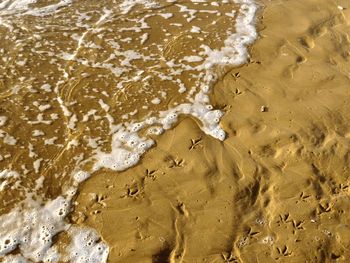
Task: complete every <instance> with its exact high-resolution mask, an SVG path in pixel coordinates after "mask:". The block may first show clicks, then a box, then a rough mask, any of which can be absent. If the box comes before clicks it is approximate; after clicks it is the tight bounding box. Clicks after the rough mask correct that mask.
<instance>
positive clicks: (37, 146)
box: [0, 0, 256, 262]
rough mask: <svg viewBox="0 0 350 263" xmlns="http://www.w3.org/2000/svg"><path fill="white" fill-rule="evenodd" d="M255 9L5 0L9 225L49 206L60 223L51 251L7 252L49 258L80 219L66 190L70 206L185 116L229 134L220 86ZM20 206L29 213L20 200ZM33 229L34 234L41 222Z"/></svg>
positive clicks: (0, 69) (241, 4)
mask: <svg viewBox="0 0 350 263" xmlns="http://www.w3.org/2000/svg"><path fill="white" fill-rule="evenodd" d="M255 11H256V7H255V5H254V3H253V2H252V1H248V0H245V1H243V0H242V1H236V2H233V1H201V0H192V1H173V0H168V1H151V0H150V1H147V0H145V1H140V0H134V1H132V0H124V1H85V0H84V1H82V0H80V1H71V0H62V1H40V0H38V1H36V0H17V1H9V0H7V1H2V2H1V3H0V32H1V34H0V38H1V42H0V43H1V44H0V54H1V59H0V100H1V110H0V116H1V119H0V125H1V127H0V128H1V131H0V137H1V140H0V145H1V149H2V151H1V152H0V159H1V162H0V167H1V170H2V171H3V172H2V173H1V175H0V180H1V181H0V183H1V184H0V189H1V192H0V195H1V198H2V204H1V206H0V213H1V214H3V215H4V216H3V217H2V218H0V223H1V222H2V225H3V226H4V223H3V222H5V221H6V220H7V221H6V222H7V223H6V226H7V228H8V229H11V226H12V227H13V229H11V230H16V229H18V228H21V227H25V226H26V224H28V222H27V221H28V220H27V219H26V218H27V216H28V213H29V212H28V211H32V212H30V213H34V214H36V217H38V218H39V219H38V223H39V224H45V220H47V218H45V217H41V216H40V214H42V213H44V212H40V211H41V210H42V209H47V211H46V210H45V211H46V212H45V213H52V214H53V216H52V218H55V219H54V220H53V219H52V218H51V219H50V220H53V221H54V222H56V223H54V226H53V227H52V228H53V230H52V231H51V232H50V234H48V236H49V238H48V242H47V243H45V246H44V247H45V248H43V246H42V245H41V244H39V245H38V246H37V247H38V251H39V250H40V255H37V254H36V255H35V256H33V255H32V254H31V252H28V251H30V250H31V247H30V246H29V245H28V244H27V243H26V242H27V241H23V240H22V241H18V240H16V242H17V243H16V242H14V245H13V246H12V247H13V249H9V248H8V246H7V248H6V249H4V248H3V247H0V256H3V255H6V254H8V253H9V252H11V251H12V250H14V249H16V248H17V247H19V250H20V252H21V253H22V255H23V256H24V258H31V260H33V261H35V262H38V261H40V260H43V259H44V258H45V253H46V254H47V253H48V249H49V248H50V247H51V246H52V237H53V236H54V235H56V234H57V233H59V232H61V231H65V230H67V229H69V228H72V227H71V225H69V224H68V223H66V222H64V223H63V220H64V217H65V215H66V214H67V213H68V212H69V209H70V208H69V209H68V208H66V209H65V210H64V212H62V211H61V213H60V214H59V215H56V210H53V211H51V210H50V208H48V206H49V204H50V202H51V203H55V202H58V201H57V200H60V199H59V198H61V196H62V195H63V196H64V200H65V201H64V202H63V203H67V205H64V206H68V207H70V206H69V205H68V204H69V203H70V200H71V198H72V197H74V194H75V189H76V187H77V185H78V184H79V183H80V182H81V181H83V180H85V179H86V178H88V177H89V176H90V174H91V173H92V172H94V171H96V170H98V169H101V168H109V169H112V170H115V171H120V170H123V169H126V168H128V167H130V166H132V165H135V164H136V163H137V162H138V161H139V159H140V158H141V156H142V154H143V153H144V152H145V151H146V150H147V149H148V148H150V147H151V146H152V145H153V144H154V138H156V137H155V136H156V135H158V134H161V133H162V132H163V131H164V130H166V129H169V128H171V127H172V126H173V125H174V124H175V123H176V121H177V119H178V117H179V116H180V115H190V116H192V117H194V118H196V119H198V121H199V123H200V126H201V128H202V129H203V131H204V132H206V133H207V134H210V135H212V136H213V137H216V138H218V139H221V140H223V139H224V138H225V133H224V131H223V130H222V129H221V128H220V125H219V121H220V118H221V116H222V114H223V112H222V111H221V110H220V109H214V108H213V106H212V105H211V104H210V101H209V96H208V94H209V92H210V89H211V87H212V86H213V84H214V83H215V80H216V79H217V77H218V76H219V75H220V74H221V73H222V72H224V71H225V69H226V68H229V67H233V66H237V65H240V64H242V63H244V62H245V61H246V59H247V58H248V55H247V51H246V46H247V45H248V44H251V43H252V42H253V41H254V39H255V38H256V32H255V29H254V26H253V24H254V23H253V19H254V14H255ZM48 200H52V201H48ZM20 201H22V202H20ZM19 204H21V206H23V209H22V210H23V211H22V210H13V209H14V207H17V208H18V207H19ZM38 204H45V206H44V207H41V208H40V205H38ZM58 206H59V205H58ZM11 210H12V212H11V213H14V211H15V214H16V213H17V217H21V218H22V219H23V220H22V221H23V222H21V223H18V224H17V225H16V224H13V225H11V219H9V218H11V213H10V214H7V217H6V218H7V219H6V220H5V219H4V218H5V214H6V213H8V212H10V211H11ZM58 210H60V209H58ZM61 210H62V209H61ZM33 211H35V212H33ZM48 211H49V212H48ZM26 213H27V214H26ZM45 213H44V214H45ZM57 216H58V218H57ZM28 231H29V232H30V233H34V234H33V235H32V234H31V235H29V236H28V237H27V239H29V240H30V239H31V238H35V233H36V231H40V230H38V229H34V228H30V229H29V230H28ZM86 231H87V230H86ZM91 231H92V230H91ZM10 232H11V231H10ZM10 232H8V231H7V232H6V231H5V232H4V233H1V231H0V236H1V237H5V236H10V239H11V235H14V234H13V233H14V232H16V231H14V232H12V234H11V233H10ZM71 232H72V231H71ZM73 232H74V231H73ZM9 233H10V234H9ZM21 235H24V233H22V232H21V233H19V232H16V236H17V239H18V238H19V237H20V236H21ZM95 241H96V240H95ZM95 241H94V242H95ZM94 242H93V243H94ZM96 242H97V241H96ZM96 244H97V245H98V243H96ZM103 248H104V249H103V253H102V252H101V253H102V254H101V255H103V256H101V257H100V261H101V262H102V261H104V260H105V255H106V253H108V251H107V250H108V249H107V250H106V249H105V247H103ZM73 250H74V249H73ZM24 252H25V253H24ZM56 252H57V251H56ZM56 252H55V253H56ZM33 253H34V252H33ZM50 253H51V252H50ZM55 253H54V254H55ZM63 253H67V254H69V252H67V251H66V252H63ZM59 254H60V253H59V252H57V253H56V254H55V256H48V257H46V258H51V259H52V262H55V260H56V259H54V258H57V259H58V258H59ZM47 255H48V254H47ZM50 255H51V254H50ZM82 257H83V256H82ZM92 258H93V257H92ZM95 259H96V258H95ZM71 260H72V262H73V261H74V260H79V259H74V260H73V259H72V258H71ZM91 260H92V259H91ZM15 262H17V261H15ZM18 262H21V261H18ZM77 262H78V261H77ZM87 262H90V261H87ZM94 262H96V261H94Z"/></svg>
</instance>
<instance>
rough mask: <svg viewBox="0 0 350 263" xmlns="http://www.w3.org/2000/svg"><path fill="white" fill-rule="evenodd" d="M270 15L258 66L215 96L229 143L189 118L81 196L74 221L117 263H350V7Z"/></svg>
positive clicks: (257, 47)
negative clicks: (97, 238)
mask: <svg viewBox="0 0 350 263" xmlns="http://www.w3.org/2000/svg"><path fill="white" fill-rule="evenodd" d="M263 5H264V6H263V7H262V10H261V14H260V17H259V18H260V20H259V21H260V22H261V25H260V26H259V27H260V39H259V40H258V41H257V42H256V44H254V45H253V47H252V48H251V54H252V59H251V62H250V63H249V64H248V65H246V66H243V67H240V68H237V69H234V70H232V71H231V72H229V73H227V74H226V75H225V76H224V77H222V79H221V80H220V81H219V82H218V83H217V85H216V86H215V88H214V92H213V96H212V99H213V101H214V102H215V106H216V107H218V108H221V109H223V110H225V112H226V114H225V116H224V118H223V121H222V125H223V127H224V129H225V130H226V131H227V132H228V138H227V139H226V140H225V141H224V142H220V141H218V140H215V139H213V138H211V137H209V136H206V135H205V134H203V132H202V131H201V130H200V129H199V128H198V123H196V121H195V120H193V119H191V118H185V119H183V120H182V121H181V122H180V123H179V124H178V125H177V127H176V128H174V129H173V130H171V131H167V132H166V133H165V134H164V135H162V136H161V137H159V138H157V146H156V147H154V148H153V149H151V150H150V151H149V152H148V153H147V154H146V155H145V156H144V158H143V159H142V161H141V163H140V164H139V165H137V166H136V167H134V168H132V169H129V170H127V171H125V172H121V173H117V174H116V173H112V172H108V171H101V172H98V173H97V174H95V175H94V176H93V177H92V178H91V179H89V180H88V181H86V182H85V183H84V184H83V186H82V187H81V188H80V194H79V196H78V198H77V207H76V209H75V212H74V213H73V214H72V215H71V220H73V221H75V222H78V224H83V225H89V226H92V227H93V228H95V229H97V230H98V231H99V233H100V234H101V236H102V238H103V239H104V240H105V241H106V242H107V243H108V244H109V246H110V256H109V262H113V263H114V262H155V263H161V262H249V263H251V262H348V261H349V259H350V252H349V246H350V226H349V224H350V217H349V214H348V213H349V212H348V211H349V208H350V205H349V204H350V202H349V201H350V199H349V175H350V169H349V166H350V165H349V163H350V128H349V123H350V103H349V102H350V89H349V87H350V75H349V73H350V64H349V56H350V40H349V35H348V32H350V31H349V29H350V27H349V25H348V23H349V21H350V6H349V3H348V2H347V1H345V0H344V1H329V0H294V1H287V0H279V1H267V0H265V1H263ZM338 5H339V7H338ZM341 7H344V8H341Z"/></svg>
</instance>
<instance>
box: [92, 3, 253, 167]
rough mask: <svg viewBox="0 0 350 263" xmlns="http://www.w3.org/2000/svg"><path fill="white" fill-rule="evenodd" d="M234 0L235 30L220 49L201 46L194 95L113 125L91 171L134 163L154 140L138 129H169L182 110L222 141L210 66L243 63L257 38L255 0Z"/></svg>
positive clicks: (224, 135)
mask: <svg viewBox="0 0 350 263" xmlns="http://www.w3.org/2000/svg"><path fill="white" fill-rule="evenodd" d="M234 2H235V3H237V4H241V6H240V9H239V12H238V15H237V19H236V25H235V28H236V32H235V33H234V34H232V35H230V36H229V37H228V38H227V39H226V40H225V41H224V43H225V46H224V47H223V48H221V49H220V50H211V49H210V48H209V47H204V52H205V53H206V55H207V58H206V59H205V61H204V62H203V64H202V65H201V66H200V67H202V69H204V70H205V72H206V73H205V74H206V75H205V78H204V79H205V82H206V83H203V85H202V87H201V90H200V91H199V92H198V93H197V94H196V96H195V97H194V99H191V100H190V103H184V104H180V105H177V106H176V107H174V108H172V109H169V110H167V111H161V112H159V115H158V118H155V117H153V118H149V119H146V120H145V121H143V122H139V123H131V124H128V123H124V124H120V125H116V126H114V133H113V135H112V143H111V146H112V147H111V148H112V151H111V152H109V153H106V152H102V151H101V150H99V149H98V150H96V152H95V155H94V157H93V158H94V159H95V163H94V168H93V170H94V171H97V170H99V169H100V168H108V169H111V170H114V171H122V170H125V169H127V168H129V167H132V166H134V165H136V164H137V163H138V162H139V160H140V158H141V155H142V154H143V153H145V152H146V151H147V150H148V149H149V148H151V147H152V145H154V141H153V140H151V139H146V138H141V137H140V136H139V135H138V133H137V131H138V130H139V129H141V128H144V127H145V126H149V127H152V126H153V125H160V126H161V127H162V129H161V131H163V130H167V129H170V128H171V127H172V126H173V125H174V124H175V123H176V122H177V120H178V116H179V115H181V114H184V115H189V116H193V117H195V118H197V119H198V120H200V121H201V123H202V126H201V127H200V128H201V129H202V130H203V132H205V133H206V134H208V135H210V136H212V137H214V138H216V139H219V140H221V141H223V140H225V138H226V133H225V131H224V130H223V129H222V128H221V127H220V119H221V117H222V116H223V112H221V111H220V110H213V109H212V106H211V105H210V104H209V97H208V93H209V91H210V87H211V86H212V85H213V84H214V83H215V80H216V77H215V74H214V73H213V70H214V68H215V67H220V66H227V65H230V66H239V65H242V64H244V63H246V61H247V59H248V57H249V54H248V50H247V46H248V45H250V44H252V43H253V42H254V41H255V40H256V38H257V32H256V29H255V26H254V24H255V14H256V11H257V5H256V4H255V1H253V0H234ZM135 125H136V129H135ZM160 133H161V132H159V133H158V134H160Z"/></svg>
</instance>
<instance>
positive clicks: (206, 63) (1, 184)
mask: <svg viewBox="0 0 350 263" xmlns="http://www.w3.org/2000/svg"><path fill="white" fill-rule="evenodd" d="M37 2H38V1H37V0H5V1H2V2H1V3H0V25H2V26H5V27H7V28H9V30H12V29H13V25H12V24H11V19H13V18H14V17H21V16H32V17H38V19H43V18H44V17H50V16H54V15H55V14H57V13H60V12H64V10H65V8H66V9H69V8H72V6H73V4H74V2H75V1H71V0H61V1H58V2H56V3H55V4H51V5H47V6H39V7H35V4H36V3H37ZM189 2H191V3H196V4H203V3H204V4H206V3H211V5H212V6H219V3H218V2H214V1H205V0H192V1H189ZM166 3H175V4H176V6H177V7H178V8H179V12H180V13H183V14H184V16H185V17H186V21H187V23H191V22H192V21H195V19H196V15H198V10H195V9H191V8H188V7H187V6H186V5H184V3H182V2H181V3H177V1H175V0H167V1H166ZM221 3H225V4H229V3H232V4H233V5H234V4H235V5H236V6H237V5H238V6H239V9H238V10H230V12H226V13H225V15H226V16H227V17H230V18H232V19H233V18H235V21H234V23H235V27H234V30H232V31H231V32H228V34H227V35H226V37H225V39H224V41H223V45H222V46H221V47H219V48H213V47H211V46H210V45H209V44H206V43H203V44H202V45H201V46H200V50H199V51H198V52H197V53H195V54H189V55H186V56H184V57H182V58H181V61H176V60H175V59H169V60H165V59H164V61H162V62H164V65H166V66H167V67H168V68H167V69H168V72H170V73H169V74H165V73H164V72H161V71H155V72H156V74H157V77H159V78H160V79H161V80H162V81H173V83H175V84H176V90H177V91H178V94H180V95H182V94H184V95H185V96H186V100H185V101H184V102H181V103H177V104H176V105H175V104H174V105H172V106H171V107H169V108H167V109H161V110H159V111H157V112H153V113H152V114H149V115H147V116H146V117H144V118H143V119H141V120H140V119H138V120H136V119H133V118H132V117H133V116H134V115H135V114H137V112H138V109H134V110H133V111H131V112H125V113H124V115H123V117H122V119H123V120H125V121H124V122H116V118H115V116H114V115H113V113H111V110H110V108H111V107H110V106H111V105H110V104H107V103H105V101H104V100H102V99H99V100H98V103H97V105H99V107H100V108H99V109H90V110H89V111H88V112H87V113H86V114H85V115H84V117H83V118H82V119H78V117H77V114H76V113H74V112H73V110H72V109H70V106H71V105H73V104H74V102H73V103H71V104H69V103H68V102H67V101H65V100H64V97H63V95H64V94H63V95H62V93H60V88H61V87H62V86H63V84H62V83H65V81H67V80H68V79H69V74H68V72H67V69H65V68H60V72H62V79H61V80H60V81H58V83H57V84H56V85H55V86H52V85H50V84H48V83H42V85H41V86H40V87H39V88H40V89H41V91H42V92H43V93H52V92H54V93H55V94H56V96H57V98H56V100H55V101H56V102H57V103H58V106H59V108H60V109H61V110H62V112H63V116H64V117H65V118H67V120H68V121H67V122H68V123H67V128H68V129H69V130H70V131H71V132H74V131H76V129H77V126H78V125H79V124H80V123H83V122H84V123H88V122H89V120H90V119H92V118H93V119H95V120H99V119H101V118H102V117H101V116H98V115H97V114H98V112H100V111H101V112H103V113H104V115H103V116H104V118H105V119H106V120H107V122H108V124H109V127H108V128H109V136H110V150H109V151H107V150H104V149H102V148H101V147H100V146H99V143H98V139H92V138H89V139H87V141H89V143H88V145H89V146H90V148H92V149H93V150H92V154H91V155H90V157H89V158H87V159H84V158H83V157H82V158H80V156H77V157H76V160H79V165H78V166H77V167H76V169H75V170H74V172H72V175H71V177H72V180H73V182H74V183H73V184H72V186H71V188H70V189H69V190H68V191H66V192H64V193H63V194H62V195H59V196H57V197H54V198H51V199H48V200H46V199H44V198H40V196H36V197H35V198H32V196H33V195H34V194H33V193H30V191H28V192H27V198H26V199H25V200H24V201H22V202H21V203H20V204H18V207H17V208H14V209H13V210H11V211H10V212H9V213H7V214H3V215H1V216H0V257H1V258H2V261H3V262H29V260H30V261H32V262H58V261H62V260H63V261H68V262H101V263H102V262H106V261H107V257H108V253H109V248H108V245H107V244H106V243H105V242H103V241H102V240H101V239H100V237H99V236H98V233H97V232H96V231H95V230H93V229H89V228H81V227H78V226H75V225H72V224H70V223H68V222H67V221H66V220H65V218H66V216H67V215H68V213H70V212H71V211H72V209H73V206H72V198H73V197H74V196H75V195H76V190H77V187H78V186H79V184H80V183H81V182H83V181H84V180H86V179H87V178H89V177H90V176H91V173H93V172H96V171H98V170H100V169H101V168H107V169H111V170H114V171H122V170H125V169H127V168H129V167H131V166H133V165H135V164H137V163H138V162H139V160H140V158H141V156H142V155H143V154H144V153H145V152H146V151H147V150H148V149H149V148H151V147H152V146H153V145H154V143H155V142H154V141H153V140H152V139H151V138H150V137H149V136H150V135H159V134H161V133H163V132H164V131H165V130H167V129H170V128H172V127H173V126H174V124H176V122H177V121H178V119H179V116H180V115H187V116H192V117H193V118H196V119H198V120H199V121H200V122H201V126H200V128H201V129H202V130H203V132H205V133H206V134H208V135H210V136H213V137H214V138H217V139H219V140H224V139H225V138H226V134H225V131H224V130H223V129H222V128H221V127H220V119H221V118H222V116H223V115H224V113H223V112H222V111H220V110H218V109H214V108H213V106H212V105H211V104H210V100H209V94H210V92H211V90H212V88H213V86H214V84H215V82H216V81H217V78H218V76H217V74H216V72H217V69H218V68H223V67H226V66H229V67H234V66H239V65H242V64H244V63H245V62H246V61H247V59H248V57H249V54H248V46H249V45H250V44H252V43H253V42H254V40H255V39H256V38H257V32H256V29H255V13H256V10H257V5H256V4H255V2H254V1H253V0H234V1H229V0H223V1H221ZM159 6H160V2H158V1H153V0H124V1H121V4H120V5H119V6H118V9H119V12H120V14H121V15H123V16H128V14H130V13H131V12H133V10H137V8H144V9H152V8H158V7H159ZM102 9H103V12H102V13H101V15H100V17H99V18H97V19H96V18H95V20H96V21H95V22H94V24H93V26H91V25H89V24H88V23H86V24H85V22H86V21H89V20H90V19H93V18H92V16H90V13H88V12H85V13H84V12H81V13H79V12H78V11H77V12H76V13H77V14H78V15H79V18H78V21H77V26H79V27H80V28H84V29H85V30H86V31H85V32H84V33H83V34H81V35H76V34H75V35H72V39H73V40H74V41H76V42H77V48H76V49H75V50H70V52H69V50H65V51H62V52H58V53H54V52H51V51H50V52H51V53H50V52H46V53H39V54H40V55H41V56H43V55H47V56H48V57H50V56H51V57H52V59H53V63H55V61H58V60H62V61H65V62H69V63H73V62H74V63H76V64H78V65H82V66H84V67H88V68H91V69H98V70H103V71H107V72H110V73H111V74H112V76H113V77H114V78H117V79H118V83H117V84H116V89H117V91H116V92H118V90H121V91H125V92H128V90H127V89H126V88H125V87H126V86H128V84H129V82H130V81H131V80H133V81H136V82H141V83H146V82H147V81H148V80H149V79H150V76H149V75H147V72H148V71H149V70H150V69H149V68H145V69H140V68H138V69H136V70H135V68H133V67H134V64H133V63H135V62H137V61H139V60H143V61H145V62H149V61H152V59H154V58H153V56H152V55H144V54H142V53H141V51H140V50H122V48H121V43H128V42H130V41H131V42H132V41H136V40H135V39H132V38H131V37H129V38H124V39H120V41H119V42H117V41H115V40H111V39H110V40H108V44H109V45H110V46H111V47H113V49H114V51H113V54H110V56H109V57H108V58H107V59H106V60H105V61H96V60H94V59H89V58H88V57H84V56H82V55H81V54H80V51H81V49H83V48H89V49H91V50H94V52H96V53H98V52H100V50H101V46H100V45H98V44H96V43H94V42H91V41H88V40H87V36H88V35H89V34H96V37H97V39H98V38H99V37H98V36H99V34H100V32H101V27H102V26H103V25H104V24H106V23H108V22H109V21H110V19H111V18H113V16H114V15H115V14H114V12H115V10H113V11H112V10H109V9H107V8H102ZM205 12H207V13H208V14H211V13H213V14H216V13H215V10H206V11H205ZM160 15H161V17H162V18H163V19H166V20H169V21H170V20H171V19H172V18H173V16H174V14H172V13H169V12H165V13H162V14H160ZM220 15H223V14H220ZM42 21H43V20H42ZM132 21H135V24H136V25H137V26H133V27H130V28H120V32H134V33H139V34H140V37H139V39H138V42H139V43H140V44H141V45H146V44H147V42H148V41H150V39H151V37H152V36H151V35H150V34H149V33H147V32H143V30H146V29H148V24H147V22H146V18H140V19H138V20H137V19H136V20H132ZM212 25H214V26H215V21H213V24H212ZM171 26H173V27H178V28H181V27H182V25H181V24H179V23H171ZM37 27H38V28H40V26H37ZM202 31H203V29H202V28H201V27H200V26H198V25H197V26H191V27H190V32H191V33H192V34H195V35H200V34H201V32H202ZM36 37H37V38H38V39H40V38H41V36H36ZM169 37H170V36H169ZM190 37H192V36H190ZM106 41H107V40H106ZM36 47H38V48H40V47H41V45H40V44H39V43H37V44H36ZM157 48H160V47H157ZM164 49H165V48H164ZM165 51H166V50H165ZM165 51H164V54H165V55H166V52H165ZM101 53H103V52H102V51H101ZM165 55H164V56H165ZM116 58H121V59H120V60H118V63H116V62H115V60H116ZM3 59H5V60H6V58H3ZM48 59H49V58H48ZM23 61H24V62H23ZM25 63H26V62H25V60H21V61H18V63H17V66H19V67H20V66H22V67H23V66H25ZM157 63H159V61H157ZM157 67H158V68H159V65H154V68H155V69H157ZM186 71H188V72H197V74H198V76H197V80H198V81H197V83H196V84H197V88H193V87H189V86H186V85H185V83H184V81H181V80H180V79H176V80H175V77H176V76H178V75H181V74H182V73H183V72H186ZM131 73H133V74H131ZM84 74H85V75H84V76H86V77H88V76H89V74H88V73H84ZM128 74H131V79H130V76H129V75H128ZM191 74H194V73H191ZM28 90H29V91H31V90H32V89H31V87H29V88H28ZM166 99H167V95H166V92H164V91H163V92H160V93H159V94H157V96H156V97H154V98H153V99H152V100H150V103H149V104H150V105H155V106H158V105H161V104H162V101H163V100H164V101H165V100H166ZM35 105H36V107H37V108H39V110H40V111H41V113H40V114H38V116H37V119H36V120H31V121H30V122H31V124H33V125H37V124H42V125H50V124H52V122H54V121H55V120H57V119H58V117H57V115H55V113H51V115H50V116H51V119H45V118H44V113H43V112H45V111H46V110H50V109H51V107H50V105H49V106H45V105H46V104H45V105H44V104H43V105H41V104H38V103H36V104H35ZM150 105H135V107H136V108H137V107H141V106H143V107H144V108H146V109H147V108H149V107H150ZM8 120H9V118H7V117H5V116H1V117H0V126H1V127H2V128H3V126H4V127H5V126H6V124H7V122H8ZM4 129H5V128H4ZM141 131H143V133H142V134H141ZM144 131H146V132H144ZM33 134H34V136H35V137H42V136H44V135H45V131H41V130H40V131H39V130H35V132H34V133H33ZM0 137H1V138H3V140H4V143H7V144H9V145H10V146H13V147H16V142H17V140H16V139H15V138H14V137H12V136H11V135H10V134H8V133H7V131H0ZM57 139H58V137H56V136H54V137H50V138H46V139H45V145H47V146H53V145H55V141H56V140H57ZM66 145H67V149H71V148H74V147H78V146H79V142H78V141H77V140H75V139H71V140H70V141H69V142H67V144H66ZM29 154H30V157H31V158H37V159H36V160H35V161H34V162H33V166H34V170H35V172H36V173H38V174H40V172H41V166H42V165H41V162H42V161H43V163H44V160H42V159H41V158H40V156H37V154H36V153H35V152H34V147H33V145H32V144H29ZM91 161H92V162H93V166H92V170H91V171H84V170H81V169H80V166H82V165H83V164H85V163H87V162H91ZM24 171H25V172H27V170H26V169H24ZM23 176H24V174H21V173H20V172H17V171H12V170H8V169H3V171H2V172H0V190H4V189H8V188H9V185H10V184H11V182H12V181H13V180H19V178H21V177H23ZM40 187H42V183H41V184H40ZM60 232H66V233H67V234H68V235H69V236H70V238H71V241H70V244H69V245H68V247H67V248H66V250H65V251H63V252H62V251H60V250H59V249H58V247H56V245H55V242H54V240H55V238H54V237H55V236H56V235H57V234H58V233H60ZM14 252H16V253H17V254H14Z"/></svg>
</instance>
